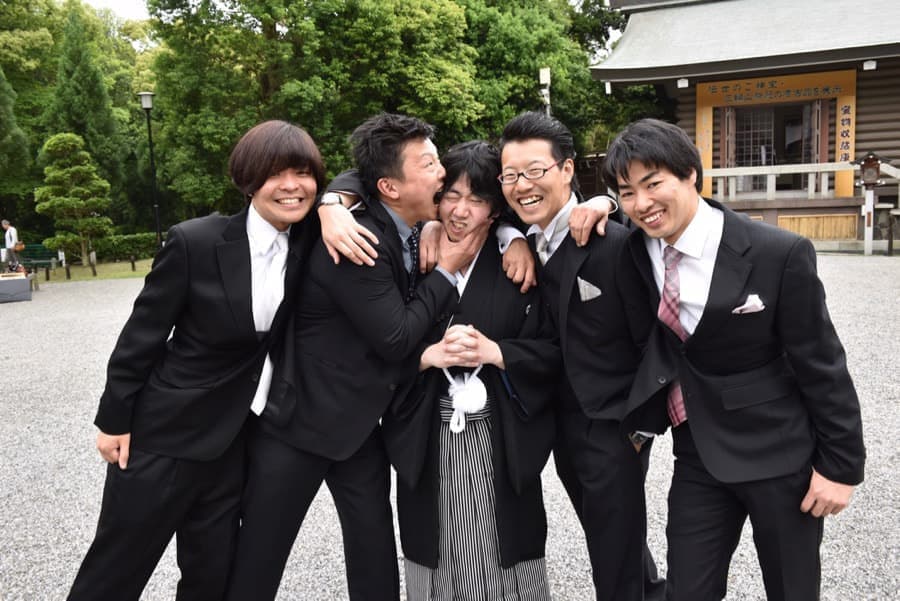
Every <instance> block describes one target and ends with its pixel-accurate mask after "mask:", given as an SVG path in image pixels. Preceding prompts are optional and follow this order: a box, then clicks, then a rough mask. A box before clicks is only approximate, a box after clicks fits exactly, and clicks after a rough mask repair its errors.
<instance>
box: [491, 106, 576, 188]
mask: <svg viewBox="0 0 900 601" xmlns="http://www.w3.org/2000/svg"><path fill="white" fill-rule="evenodd" d="M526 140H546V141H548V142H550V152H551V153H552V154H553V158H554V159H556V160H557V161H562V160H563V159H572V160H573V161H574V160H575V138H574V137H573V136H572V132H571V131H569V128H568V127H566V126H565V125H563V123H562V121H560V120H559V119H556V118H554V117H551V116H549V115H546V114H544V113H539V112H537V111H528V112H527V113H522V114H520V115H519V116H517V117H514V118H513V120H512V121H510V122H509V123H507V124H506V127H504V128H503V135H502V136H501V137H500V152H503V147H504V146H506V145H507V144H508V143H510V142H524V141H526ZM571 185H572V189H573V190H578V178H577V177H575V175H574V174H573V175H572V184H571Z"/></svg>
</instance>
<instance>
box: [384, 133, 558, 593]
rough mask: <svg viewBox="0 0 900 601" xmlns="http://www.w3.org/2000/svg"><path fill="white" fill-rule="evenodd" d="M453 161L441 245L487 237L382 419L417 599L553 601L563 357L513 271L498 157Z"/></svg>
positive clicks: (487, 153)
mask: <svg viewBox="0 0 900 601" xmlns="http://www.w3.org/2000/svg"><path fill="white" fill-rule="evenodd" d="M443 164H444V167H445V168H446V170H447V175H446V176H445V184H444V189H443V190H442V191H441V193H440V194H439V195H438V197H439V203H438V214H439V218H440V220H441V222H442V223H443V229H442V236H446V237H449V238H451V239H459V238H462V237H464V236H466V235H468V234H469V233H471V232H479V230H481V231H480V233H479V237H480V239H481V243H480V244H479V246H480V248H479V250H478V254H477V255H476V258H475V259H474V260H473V261H472V262H471V263H469V264H466V265H463V266H462V267H461V268H460V269H459V271H458V272H457V273H456V278H457V289H458V290H459V294H460V301H459V303H458V304H457V305H456V306H455V307H453V308H452V310H451V311H448V312H447V313H446V314H445V315H443V316H442V319H440V320H439V321H437V322H436V323H434V324H433V325H432V327H431V331H430V333H429V335H428V340H427V341H428V343H429V344H428V346H427V347H426V348H425V350H424V351H423V352H422V353H421V358H420V359H419V370H420V372H421V373H420V376H419V377H418V379H417V381H416V382H415V383H414V385H413V386H412V388H411V389H410V391H409V392H408V394H407V395H406V396H405V397H404V398H400V399H397V400H396V401H395V402H394V404H393V405H392V407H391V409H390V410H389V411H388V412H387V414H386V415H385V417H384V420H383V427H384V433H385V439H386V443H387V448H388V455H389V456H390V459H391V463H393V465H394V467H395V468H396V470H397V508H398V509H397V510H398V514H399V515H398V517H399V522H400V540H401V541H402V543H403V552H404V555H405V558H406V563H405V565H406V598H407V599H408V600H409V601H430V600H438V599H478V600H480V601H541V600H549V599H550V588H549V585H548V582H547V570H546V565H545V561H544V548H545V543H546V537H547V517H546V514H545V511H544V503H543V495H542V491H541V471H542V470H543V467H544V465H545V464H546V462H547V459H548V457H549V456H550V449H551V447H552V444H553V436H554V419H553V411H552V400H553V399H554V397H555V393H556V390H557V387H556V382H557V379H558V375H559V368H560V358H559V347H558V346H557V345H556V343H555V340H554V336H553V331H552V328H549V329H548V328H545V327H543V326H544V322H543V319H542V313H543V310H542V307H541V302H540V296H539V293H538V292H539V291H538V289H537V288H535V289H532V290H530V291H529V292H528V293H526V294H522V293H521V292H520V291H519V286H517V285H516V284H515V283H513V282H512V281H511V280H509V279H508V278H507V277H506V274H505V273H504V270H503V267H502V264H501V256H500V252H499V248H498V244H497V241H496V239H495V234H496V229H497V224H496V222H495V219H496V218H497V216H498V215H499V214H500V212H501V211H502V210H503V209H504V208H505V204H506V203H505V201H504V199H503V193H502V192H501V190H500V183H499V182H498V181H497V174H498V173H499V172H500V155H499V152H498V151H497V149H496V148H494V147H493V146H491V145H489V144H487V143H485V142H467V143H464V144H460V145H458V146H454V147H453V148H451V149H450V150H449V151H448V152H447V154H446V155H444V158H443ZM485 225H491V229H490V231H488V230H486V229H484V227H483V226H485Z"/></svg>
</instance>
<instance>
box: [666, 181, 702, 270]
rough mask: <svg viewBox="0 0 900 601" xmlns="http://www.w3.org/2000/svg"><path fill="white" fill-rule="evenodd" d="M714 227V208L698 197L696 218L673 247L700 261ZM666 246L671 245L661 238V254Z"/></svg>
mask: <svg viewBox="0 0 900 601" xmlns="http://www.w3.org/2000/svg"><path fill="white" fill-rule="evenodd" d="M714 225H715V224H714V223H713V210H712V207H711V206H709V205H708V204H706V201H705V200H703V199H702V198H700V197H699V196H698V197H697V212H696V213H694V218H693V219H691V222H690V223H689V224H688V226H687V227H686V228H684V231H683V232H682V233H681V237H679V238H678V240H676V241H675V244H672V246H674V247H675V249H676V250H678V251H679V252H680V253H682V254H684V255H688V256H689V257H693V258H695V259H699V258H700V257H701V256H702V255H703V249H704V248H705V246H706V240H707V238H708V237H709V236H710V234H711V233H712V231H713V227H714ZM666 246H669V244H668V243H667V242H666V241H665V240H663V239H662V238H660V239H659V250H660V253H661V252H662V251H664V250H665V248H666Z"/></svg>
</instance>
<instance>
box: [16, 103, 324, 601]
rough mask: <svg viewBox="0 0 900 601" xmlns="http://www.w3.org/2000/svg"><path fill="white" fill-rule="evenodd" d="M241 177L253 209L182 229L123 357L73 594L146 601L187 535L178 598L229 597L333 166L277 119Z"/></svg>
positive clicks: (114, 377)
mask: <svg viewBox="0 0 900 601" xmlns="http://www.w3.org/2000/svg"><path fill="white" fill-rule="evenodd" d="M229 172H230V175H231V179H232V181H233V182H234V184H235V186H236V187H237V188H238V189H239V190H240V191H241V193H242V194H243V195H245V197H246V198H247V199H248V204H247V207H246V208H244V209H243V210H242V211H240V212H239V213H237V214H236V215H233V216H230V217H229V216H223V215H218V214H214V215H210V216H207V217H201V218H199V219H192V220H190V221H185V222H183V223H180V224H178V225H176V226H174V227H172V228H171V229H170V230H169V233H168V236H167V239H166V244H165V246H164V247H163V248H162V249H161V250H160V251H159V253H158V254H157V255H156V259H155V260H154V262H153V268H152V270H151V271H150V273H149V275H147V279H146V282H145V284H144V288H143V290H142V291H141V293H140V294H139V295H138V297H137V300H136V301H135V303H134V309H133V311H132V313H131V316H130V317H129V318H128V321H127V322H126V323H125V326H124V328H123V329H122V333H121V334H120V336H119V340H118V343H117V344H116V347H115V349H114V350H113V353H112V356H111V357H110V360H109V367H108V372H107V382H106V388H105V390H104V392H103V395H102V397H101V398H100V408H99V411H98V412H97V417H96V419H95V422H94V423H95V424H96V425H97V427H98V428H99V429H100V433H99V434H98V435H97V449H98V450H99V451H100V454H101V456H102V457H103V458H104V459H105V460H106V461H108V462H109V466H108V467H107V475H106V484H105V487H104V492H103V502H102V507H101V510H100V518H99V524H98V526H97V533H96V537H95V539H94V542H93V544H92V545H91V547H90V549H89V550H88V552H87V556H86V557H85V558H84V561H83V563H82V565H81V569H80V570H79V572H78V575H77V577H76V579H75V583H74V584H73V585H72V590H71V592H70V593H69V597H68V598H69V599H71V600H73V601H75V600H86V599H91V600H98V601H109V600H113V599H115V600H116V601H132V600H133V601H137V599H138V598H139V597H140V596H141V591H142V590H143V588H144V586H145V585H146V583H147V580H148V579H149V578H150V575H151V573H152V572H153V570H154V568H155V566H156V564H157V563H158V561H159V559H160V556H161V555H162V554H163V551H164V550H165V548H166V546H167V545H168V544H169V541H170V540H171V538H172V536H173V535H175V536H176V537H177V547H178V565H179V567H180V569H181V579H180V581H179V583H178V590H177V593H176V599H178V600H179V601H206V600H208V601H218V600H221V599H222V597H223V595H224V593H225V586H226V584H227V579H228V574H229V571H230V566H231V560H232V555H233V551H234V548H235V544H236V537H237V530H238V523H239V518H240V515H239V512H240V499H241V492H242V489H243V485H244V470H245V468H244V465H245V456H244V453H245V444H244V442H245V429H246V425H247V422H248V420H249V418H250V417H251V416H252V415H254V414H259V413H261V412H262V411H263V408H264V407H265V406H266V400H267V396H268V394H269V392H270V384H271V373H272V372H271V365H272V359H275V360H277V358H278V356H279V354H280V353H281V348H280V346H279V344H278V341H280V340H281V337H280V336H276V333H277V332H278V331H279V330H280V329H281V328H282V327H283V326H284V324H285V323H286V320H287V316H288V313H289V311H288V307H289V306H290V304H291V303H290V300H291V298H290V297H292V296H293V294H294V291H295V290H297V281H298V278H299V274H300V271H301V269H300V267H301V265H302V264H304V263H305V262H306V256H307V254H308V251H309V247H310V245H311V243H312V241H313V240H315V239H316V238H317V237H318V233H319V231H318V223H317V220H316V219H314V218H313V219H309V220H304V218H305V217H307V215H308V214H309V211H310V209H311V208H312V206H313V203H314V202H315V197H316V192H317V190H318V189H319V188H320V187H321V185H322V182H323V178H324V174H325V169H324V166H323V164H322V159H321V156H320V153H319V149H318V148H317V147H316V144H315V143H314V142H313V140H312V138H310V136H309V134H307V133H306V132H305V131H304V130H303V129H301V128H299V127H297V126H295V125H292V124H290V123H287V122H284V121H266V122H264V123H261V124H259V125H257V126H256V127H253V128H252V129H250V130H249V131H248V132H247V133H245V134H244V136H243V137H242V138H241V139H240V141H239V142H238V143H237V145H236V146H235V147H234V150H233V151H232V153H231V158H230V161H229ZM4 227H6V223H5V222H4ZM279 390H280V389H279ZM274 392H276V390H275V389H274V388H273V393H274ZM248 598H251V597H248Z"/></svg>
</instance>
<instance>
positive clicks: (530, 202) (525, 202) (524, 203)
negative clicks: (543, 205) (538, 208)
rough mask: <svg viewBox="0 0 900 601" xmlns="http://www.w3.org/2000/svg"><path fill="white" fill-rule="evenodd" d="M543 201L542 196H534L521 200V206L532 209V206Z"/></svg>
mask: <svg viewBox="0 0 900 601" xmlns="http://www.w3.org/2000/svg"><path fill="white" fill-rule="evenodd" d="M541 200H543V197H542V196H539V195H537V194H533V195H531V196H526V197H525V198H520V199H519V204H520V205H522V206H523V207H531V206H534V205H536V204H537V203H539V202H541Z"/></svg>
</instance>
